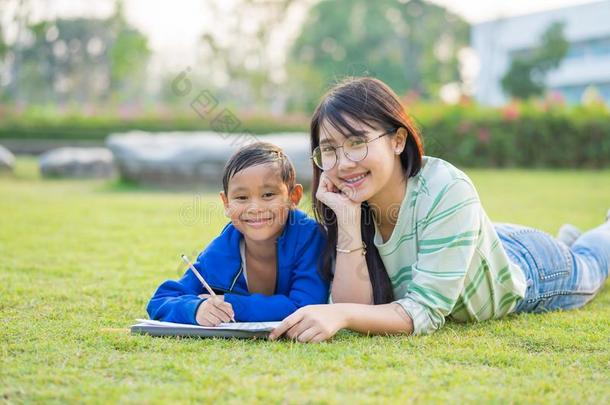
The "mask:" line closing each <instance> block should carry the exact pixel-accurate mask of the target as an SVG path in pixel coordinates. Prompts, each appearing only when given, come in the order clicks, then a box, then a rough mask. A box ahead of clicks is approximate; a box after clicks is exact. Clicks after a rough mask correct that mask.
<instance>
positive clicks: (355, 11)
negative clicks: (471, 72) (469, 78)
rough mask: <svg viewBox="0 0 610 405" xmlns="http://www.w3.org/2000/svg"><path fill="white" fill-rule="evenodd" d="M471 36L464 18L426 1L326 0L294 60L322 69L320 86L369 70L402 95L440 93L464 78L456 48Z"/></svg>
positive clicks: (313, 16) (312, 19)
mask: <svg viewBox="0 0 610 405" xmlns="http://www.w3.org/2000/svg"><path fill="white" fill-rule="evenodd" d="M468 35H469V26H468V24H467V23H466V22H465V21H463V20H462V19H461V18H459V17H458V16H456V15H454V14H452V13H450V12H448V11H446V10H445V9H444V8H442V7H439V6H436V5H433V4H430V3H427V2H425V1H421V0H411V1H405V0H377V1H375V2H370V1H365V0H358V1H354V0H336V1H327V0H325V1H322V2H320V3H319V4H317V5H316V6H315V7H314V8H313V9H312V10H311V13H310V15H309V18H308V20H307V22H306V23H305V26H304V28H303V30H302V33H301V35H300V37H299V38H298V40H297V41H296V42H295V44H294V46H293V48H292V50H291V60H293V61H295V64H297V63H298V64H301V65H306V66H309V67H310V68H309V69H305V70H304V72H305V73H306V74H307V75H310V76H311V69H315V70H317V71H318V72H320V75H321V77H323V79H324V82H323V83H322V84H321V87H326V86H327V84H328V83H329V82H333V81H336V80H337V79H340V78H342V77H344V76H346V75H367V74H368V75H373V76H375V77H377V78H379V79H381V80H383V81H385V82H386V83H388V84H389V85H390V86H391V87H392V88H393V89H394V90H395V91H396V92H398V93H399V94H405V93H407V92H416V93H418V94H419V95H420V96H421V97H425V98H435V97H437V95H438V90H439V89H440V87H441V86H442V85H444V84H446V83H450V82H456V81H457V82H459V81H460V74H459V62H458V58H457V53H458V51H459V50H460V49H462V48H463V47H465V46H467V44H468ZM295 70H296V69H295ZM291 80H297V81H298V80H300V77H291ZM315 93H316V94H318V97H319V95H320V89H316V91H315ZM312 101H313V102H315V100H311V99H310V100H309V103H310V104H309V105H307V108H308V109H310V108H311V102H312Z"/></svg>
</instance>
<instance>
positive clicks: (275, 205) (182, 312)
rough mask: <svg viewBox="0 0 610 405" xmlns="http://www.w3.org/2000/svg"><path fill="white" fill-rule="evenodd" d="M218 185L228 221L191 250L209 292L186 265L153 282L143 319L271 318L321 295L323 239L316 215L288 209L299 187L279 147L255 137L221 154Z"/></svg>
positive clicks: (210, 321) (212, 321)
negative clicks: (175, 275)
mask: <svg viewBox="0 0 610 405" xmlns="http://www.w3.org/2000/svg"><path fill="white" fill-rule="evenodd" d="M222 183H223V191H222V192H220V198H221V199H222V202H223V205H224V208H225V215H227V216H228V217H229V218H230V220H231V222H230V223H229V224H227V225H226V226H225V227H224V229H223V230H222V232H221V233H220V235H219V236H218V237H216V238H215V239H214V240H213V241H212V242H211V243H210V244H209V245H208V246H207V248H206V249H205V250H204V251H203V252H202V253H201V254H199V257H198V258H197V261H196V262H195V263H194V266H195V268H196V269H197V270H198V271H199V273H200V274H201V275H202V276H203V278H204V279H205V280H206V281H207V283H208V284H209V285H210V287H212V289H213V290H214V292H215V293H217V294H218V295H217V296H216V297H210V296H209V295H207V294H205V292H206V291H205V289H204V287H203V286H202V285H201V282H200V281H199V280H198V279H197V277H196V276H195V275H194V274H193V272H192V271H191V270H187V271H186V273H185V274H184V276H182V278H181V279H180V280H178V281H174V280H168V281H166V282H164V283H163V284H161V286H159V288H158V289H157V291H156V292H155V294H154V295H153V297H152V298H151V300H150V302H149V303H148V307H147V311H148V314H149V315H150V318H151V319H156V320H161V321H168V322H178V323H190V324H199V325H203V326H215V325H218V324H219V323H221V322H229V321H230V319H231V318H233V317H234V318H235V320H236V321H238V322H240V321H241V322H259V321H279V320H282V319H284V318H285V317H287V316H288V315H290V314H291V313H293V312H294V311H296V310H297V309H298V308H300V307H303V306H306V305H310V304H322V303H326V302H327V300H328V285H327V283H326V282H324V281H323V280H322V278H321V277H320V275H319V273H318V269H317V267H318V266H317V264H318V259H319V257H320V253H321V252H322V249H323V247H324V243H325V239H324V236H323V234H322V232H321V230H320V229H319V225H318V224H317V222H316V221H314V220H313V219H311V218H309V217H308V216H307V215H306V214H305V213H304V212H302V211H300V210H298V209H296V207H297V205H298V203H299V201H300V199H301V197H302V195H303V187H302V186H301V185H300V184H296V182H295V170H294V167H293V165H292V163H291V162H290V160H289V159H288V157H287V156H286V155H285V154H284V153H283V152H282V150H281V149H280V148H278V147H277V146H275V145H272V144H270V143H267V142H257V143H254V144H251V145H248V146H246V147H244V148H241V149H240V150H239V151H237V152H236V153H235V154H234V155H233V156H232V157H231V158H230V159H229V161H228V162H227V164H226V166H225V168H224V172H223V178H222Z"/></svg>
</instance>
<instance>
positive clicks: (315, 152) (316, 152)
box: [309, 129, 397, 171]
mask: <svg viewBox="0 0 610 405" xmlns="http://www.w3.org/2000/svg"><path fill="white" fill-rule="evenodd" d="M396 131H397V129H393V130H391V131H388V132H384V133H383V134H381V135H379V136H377V137H375V138H373V139H370V140H366V141H363V143H364V147H365V148H366V150H365V152H364V156H363V157H362V158H360V159H354V158H352V157H350V156H349V155H348V154H347V152H345V148H343V146H344V145H345V143H346V142H348V141H350V138H360V137H356V136H350V137H348V138H347V139H346V140H344V141H343V143H342V144H341V146H331V147H332V148H333V149H334V152H335V162H334V163H333V164H332V166H330V167H328V168H324V167H322V150H321V149H320V146H316V148H315V149H314V150H313V153H312V155H311V156H310V157H309V158H310V159H311V160H312V161H313V163H314V164H315V165H316V166H317V167H318V168H319V169H320V170H323V171H327V170H332V169H333V168H334V167H335V166H336V165H337V162H338V161H339V155H337V149H341V148H343V156H345V158H346V159H349V160H351V161H352V162H361V161H363V160H364V159H366V157H367V156H368V154H369V145H368V144H369V143H371V142H373V141H376V140H377V139H379V138H381V137H384V136H386V135H390V134H393V133H395V132H396ZM316 156H318V157H316Z"/></svg>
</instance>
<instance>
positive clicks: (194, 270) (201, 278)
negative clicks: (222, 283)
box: [180, 254, 235, 322]
mask: <svg viewBox="0 0 610 405" xmlns="http://www.w3.org/2000/svg"><path fill="white" fill-rule="evenodd" d="M180 257H182V260H184V261H185V262H186V264H188V265H189V269H191V271H192V272H193V273H195V276H197V278H198V279H199V281H201V284H203V287H204V288H205V289H206V290H207V291H208V293H209V294H210V295H211V296H212V297H216V293H215V292H214V290H212V287H210V285H209V284H208V283H207V282H206V281H205V279H204V278H203V277H202V276H201V274H199V272H198V271H197V269H196V268H195V266H193V263H191V261H190V260H189V259H188V258H187V257H186V256H185V255H184V254H182V255H180ZM231 321H233V322H235V318H234V317H231Z"/></svg>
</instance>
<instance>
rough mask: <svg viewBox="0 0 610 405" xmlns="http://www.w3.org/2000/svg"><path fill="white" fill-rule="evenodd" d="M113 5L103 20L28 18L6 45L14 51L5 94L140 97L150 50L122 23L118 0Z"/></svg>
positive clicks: (42, 99)
mask: <svg viewBox="0 0 610 405" xmlns="http://www.w3.org/2000/svg"><path fill="white" fill-rule="evenodd" d="M23 4H24V3H23V2H21V5H23ZM116 4H117V5H116V9H115V12H114V14H113V15H112V16H111V17H109V18H106V19H93V18H71V19H62V18H60V19H57V20H53V21H39V22H34V23H31V22H28V23H27V24H26V25H25V27H24V33H23V35H21V36H18V38H17V40H16V41H15V43H13V44H10V45H9V47H8V48H9V52H12V53H13V54H14V55H15V56H14V58H13V63H12V65H13V66H12V68H13V69H12V71H13V74H12V75H11V77H10V80H11V82H10V88H12V89H14V92H12V93H11V96H10V97H11V99H12V100H13V101H27V102H30V103H47V102H60V103H78V104H81V103H85V102H91V103H95V102H98V101H104V100H110V99H113V100H115V101H119V102H123V101H130V100H134V99H136V98H139V97H141V96H142V93H143V92H142V90H143V86H144V77H143V74H142V73H143V70H144V69H145V67H146V64H147V62H148V58H149V55H150V50H149V49H148V45H147V40H146V37H145V36H144V35H143V34H141V33H140V32H138V31H137V30H135V29H133V28H131V27H130V26H129V25H128V24H127V22H126V20H125V18H124V16H123V8H122V2H120V1H117V3H116ZM21 13H23V11H21Z"/></svg>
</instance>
